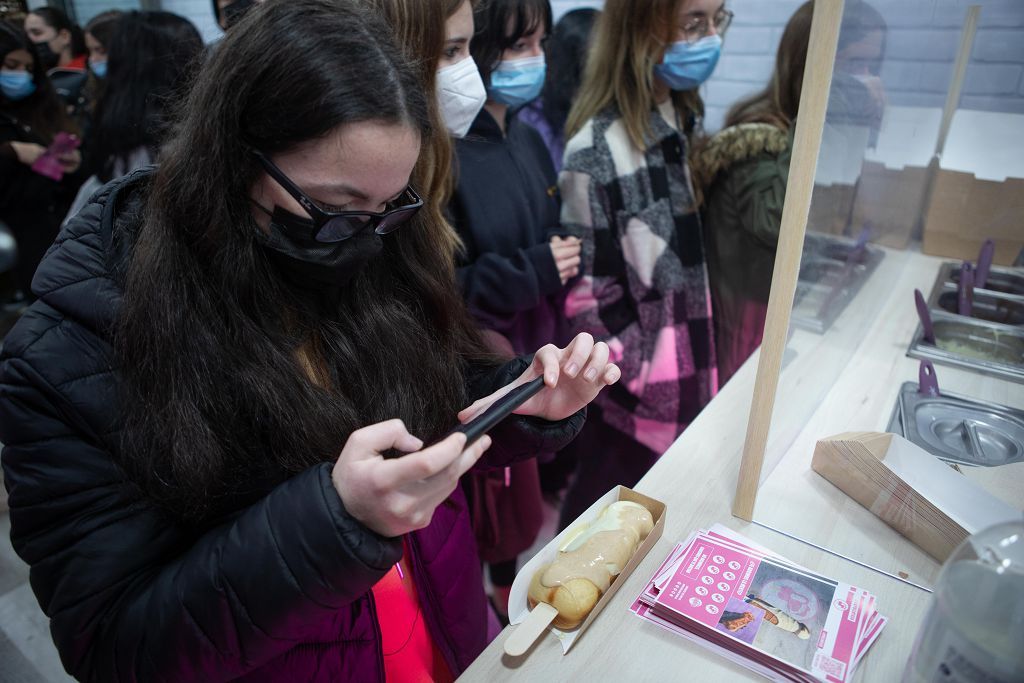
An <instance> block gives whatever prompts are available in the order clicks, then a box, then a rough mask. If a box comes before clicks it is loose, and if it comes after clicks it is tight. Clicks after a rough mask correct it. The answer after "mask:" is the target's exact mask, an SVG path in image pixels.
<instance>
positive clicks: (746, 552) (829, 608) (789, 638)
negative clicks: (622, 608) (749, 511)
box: [633, 529, 885, 683]
mask: <svg viewBox="0 0 1024 683" xmlns="http://www.w3.org/2000/svg"><path fill="white" fill-rule="evenodd" d="M633 612H634V613H636V614H637V615H638V616H641V617H643V618H645V619H647V620H649V621H653V622H655V623H657V624H658V625H659V626H662V627H664V628H668V629H669V630H673V631H675V632H677V633H679V634H680V635H684V636H686V637H688V638H689V639H691V640H695V641H697V642H700V643H702V644H707V645H711V646H713V649H715V650H716V651H718V652H719V653H720V654H723V655H725V656H727V657H729V658H730V659H733V660H734V661H737V662H739V663H741V664H743V665H745V666H748V668H751V669H753V670H755V671H758V672H760V673H762V674H764V675H766V676H769V677H771V678H777V679H780V680H807V681H828V682H830V683H844V682H845V681H847V680H849V679H850V678H851V676H852V674H853V670H854V668H855V667H856V665H857V663H858V662H859V661H860V659H861V657H862V656H863V655H864V653H865V652H866V651H867V649H868V647H869V646H870V645H871V643H873V642H874V640H875V639H876V638H877V637H878V635H879V634H880V633H881V630H882V627H883V626H884V625H885V618H884V617H882V616H881V615H880V614H878V612H877V611H876V610H875V598H874V596H872V595H871V594H870V593H868V592H866V591H863V590H861V589H858V588H855V587H854V586H850V585H848V584H844V583H839V582H836V581H833V580H831V579H828V578H825V577H822V576H818V575H816V574H814V573H812V572H810V571H808V570H805V569H803V568H800V567H797V566H795V565H793V564H791V563H789V562H787V561H786V560H784V559H782V558H780V557H778V556H775V555H772V554H770V553H769V552H767V551H764V550H762V549H758V548H756V547H755V546H753V545H752V544H750V543H749V541H747V540H746V539H744V538H743V537H742V536H740V535H738V534H736V533H735V532H731V531H728V530H724V529H716V530H714V531H712V532H703V531H702V532H699V533H697V534H695V535H694V536H692V537H691V538H690V539H689V540H688V541H687V542H686V543H681V544H679V545H677V546H676V548H675V549H674V550H673V552H672V554H671V555H670V556H669V557H668V559H667V560H666V561H665V562H664V563H663V564H662V566H661V568H659V570H658V572H657V573H656V574H655V576H654V577H653V579H652V580H651V582H650V583H649V584H648V585H647V588H646V589H645V590H644V592H643V593H642V594H641V595H640V597H639V598H638V599H637V601H636V602H635V603H634V605H633Z"/></svg>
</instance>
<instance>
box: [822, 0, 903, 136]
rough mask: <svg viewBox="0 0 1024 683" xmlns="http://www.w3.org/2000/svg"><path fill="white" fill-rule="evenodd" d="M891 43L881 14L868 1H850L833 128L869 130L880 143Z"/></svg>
mask: <svg viewBox="0 0 1024 683" xmlns="http://www.w3.org/2000/svg"><path fill="white" fill-rule="evenodd" d="M887 42H888V26H887V25H886V23H885V19H884V18H883V17H882V15H881V14H880V13H879V12H878V10H877V9H875V8H874V7H872V6H871V5H870V4H868V3H866V2H864V0H849V2H847V3H846V5H845V6H844V8H843V23H842V26H841V28H840V31H839V42H838V45H837V46H836V64H835V70H834V72H833V75H832V86H831V88H830V90H829V103H828V119H827V120H828V123H829V124H853V125H856V126H866V127H868V128H869V129H870V130H871V136H870V137H871V139H872V140H874V139H877V134H878V129H879V128H880V127H881V125H882V116H883V114H884V113H885V105H886V97H885V86H884V85H883V84H882V78H881V72H882V63H883V62H884V61H885V51H886V43H887ZM869 144H870V145H871V146H873V145H874V142H873V141H872V142H870V143H869Z"/></svg>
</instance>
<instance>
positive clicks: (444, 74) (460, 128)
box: [437, 57, 487, 138]
mask: <svg viewBox="0 0 1024 683" xmlns="http://www.w3.org/2000/svg"><path fill="white" fill-rule="evenodd" d="M437 96H438V98H439V103H440V106H441V115H442V117H443V118H444V123H445V125H446V126H447V127H448V132H449V133H451V134H452V135H454V136H455V137H457V138H461V137H464V136H465V135H466V133H468V132H469V127H470V126H472V125H473V121H474V120H475V119H476V116H477V114H479V113H480V110H481V109H482V108H483V106H484V102H486V101H487V89H486V88H484V81H483V79H482V78H480V71H479V70H478V69H477V68H476V62H474V61H473V58H472V57H466V58H465V59H463V60H462V61H460V62H456V63H455V64H452V65H450V66H446V67H444V68H443V69H438V70H437Z"/></svg>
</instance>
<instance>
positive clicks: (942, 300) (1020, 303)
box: [932, 285, 1024, 325]
mask: <svg viewBox="0 0 1024 683" xmlns="http://www.w3.org/2000/svg"><path fill="white" fill-rule="evenodd" d="M944 289H945V291H942V292H939V293H938V295H937V296H936V302H935V303H936V305H933V306H932V308H938V309H941V310H943V311H947V312H948V313H956V312H957V298H958V292H957V290H955V289H952V288H950V286H948V285H947V287H946V288H944ZM970 313H971V315H970V317H971V318H977V319H979V320H987V321H989V322H993V323H1002V324H1003V325H1024V299H1020V300H1017V299H1016V298H1015V297H1014V298H1011V297H1007V296H999V295H996V294H989V293H986V292H984V291H983V290H979V289H976V290H974V296H973V299H972V302H971V312H970Z"/></svg>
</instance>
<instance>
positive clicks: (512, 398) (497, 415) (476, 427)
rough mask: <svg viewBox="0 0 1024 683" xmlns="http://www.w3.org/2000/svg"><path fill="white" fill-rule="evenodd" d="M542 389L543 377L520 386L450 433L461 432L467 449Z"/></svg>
mask: <svg viewBox="0 0 1024 683" xmlns="http://www.w3.org/2000/svg"><path fill="white" fill-rule="evenodd" d="M543 388H544V377H543V376H541V377H538V378H536V379H534V380H531V381H529V382H527V383H526V384H520V385H519V386H518V387H516V388H515V389H513V390H512V391H510V392H508V393H507V394H505V395H504V396H502V397H501V398H499V399H498V400H497V401H495V402H494V403H492V404H491V405H490V407H489V408H487V410H485V411H484V412H482V413H480V414H479V415H477V416H476V417H474V418H473V419H472V420H470V421H469V422H467V423H466V424H464V425H459V426H458V427H456V428H455V429H453V430H452V431H451V433H452V434H454V433H455V432H462V433H463V434H465V435H466V446H467V447H468V446H469V445H470V444H471V443H473V442H474V441H476V440H477V439H479V438H480V437H481V436H483V435H484V434H486V433H487V432H489V431H490V430H491V429H493V428H494V427H495V425H497V424H498V423H499V422H501V421H502V420H504V419H505V418H506V417H508V416H509V415H511V414H512V412H513V411H514V410H515V409H516V408H518V407H519V406H521V405H523V404H524V403H526V402H527V401H529V400H530V399H531V398H532V397H534V396H536V395H537V392H539V391H540V390H541V389H543Z"/></svg>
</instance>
